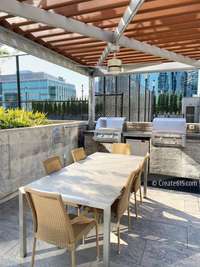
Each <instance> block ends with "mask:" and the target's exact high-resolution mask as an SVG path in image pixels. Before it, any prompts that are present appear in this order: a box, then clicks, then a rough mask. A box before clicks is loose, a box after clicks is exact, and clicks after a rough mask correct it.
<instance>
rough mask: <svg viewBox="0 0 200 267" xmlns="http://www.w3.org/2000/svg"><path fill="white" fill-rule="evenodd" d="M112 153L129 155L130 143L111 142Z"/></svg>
mask: <svg viewBox="0 0 200 267" xmlns="http://www.w3.org/2000/svg"><path fill="white" fill-rule="evenodd" d="M112 153H113V154H123V155H131V146H130V144H124V143H114V144H112Z"/></svg>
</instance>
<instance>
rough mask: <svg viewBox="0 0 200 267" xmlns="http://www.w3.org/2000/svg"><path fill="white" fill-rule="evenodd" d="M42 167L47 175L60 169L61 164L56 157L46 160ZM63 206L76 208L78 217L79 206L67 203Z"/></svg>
mask: <svg viewBox="0 0 200 267" xmlns="http://www.w3.org/2000/svg"><path fill="white" fill-rule="evenodd" d="M43 165H44V168H45V171H46V174H48V175H49V174H52V173H54V172H57V171H59V170H61V169H62V163H61V160H60V157H58V156H55V157H52V158H48V159H46V160H45V161H44V162H43ZM65 205H66V208H68V206H72V207H75V208H77V214H78V215H79V214H80V208H81V206H80V205H77V204H75V203H71V202H67V203H65Z"/></svg>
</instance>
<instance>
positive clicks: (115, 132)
mask: <svg viewBox="0 0 200 267" xmlns="http://www.w3.org/2000/svg"><path fill="white" fill-rule="evenodd" d="M125 122H126V118H124V117H101V118H99V119H98V120H97V124H96V128H95V131H94V137H93V139H94V140H95V141H97V142H101V143H120V142H122V132H123V130H125V127H126V126H125V125H126V124H125Z"/></svg>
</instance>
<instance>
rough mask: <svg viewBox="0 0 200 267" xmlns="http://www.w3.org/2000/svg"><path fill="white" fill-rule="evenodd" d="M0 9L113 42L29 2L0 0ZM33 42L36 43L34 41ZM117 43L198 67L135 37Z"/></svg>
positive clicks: (199, 65)
mask: <svg viewBox="0 0 200 267" xmlns="http://www.w3.org/2000/svg"><path fill="white" fill-rule="evenodd" d="M0 10H1V11H3V12H6V13H9V14H13V15H15V16H19V17H25V18H27V19H31V20H33V21H36V22H41V23H44V24H46V25H50V26H52V27H56V28H62V29H64V30H66V31H70V32H75V33H79V34H81V35H84V36H89V37H92V38H95V39H97V40H101V41H105V42H107V43H113V36H114V35H113V32H110V31H105V30H102V29H100V28H98V27H95V26H92V25H88V24H85V23H83V22H80V21H77V20H74V19H71V18H66V17H64V16H62V15H59V14H55V13H51V12H49V11H45V10H42V9H40V8H37V7H34V6H31V5H29V4H24V3H19V2H18V1H16V0H9V1H8V0H1V5H0ZM34 44H35V45H36V43H34ZM118 44H119V45H120V46H122V47H127V48H131V49H134V50H138V51H140V52H143V53H147V54H150V55H154V56H156V57H157V56H158V57H161V58H165V59H168V60H172V61H177V62H181V63H185V64H189V65H191V66H194V67H196V68H200V62H199V61H197V60H194V59H191V58H189V57H186V56H183V55H180V54H176V53H174V52H170V51H168V50H166V49H160V48H159V47H156V46H153V45H149V44H147V43H144V42H140V41H137V40H135V39H130V38H128V37H126V36H124V35H122V36H121V37H120V39H119V40H118ZM18 48H19V47H18ZM26 52H27V51H26Z"/></svg>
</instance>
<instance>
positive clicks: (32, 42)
mask: <svg viewBox="0 0 200 267" xmlns="http://www.w3.org/2000/svg"><path fill="white" fill-rule="evenodd" d="M199 19H200V2H199V1H198V0H167V1H166V0H105V1H103V0H102V1H100V0H25V1H24V0H18V1H17V0H1V1H0V42H2V43H4V44H7V45H10V46H12V47H15V48H17V49H19V50H21V51H24V52H26V53H29V54H31V55H34V56H36V57H39V58H41V59H44V60H47V61H50V62H52V63H55V64H58V65H60V66H63V67H66V68H69V69H71V70H73V71H76V72H78V73H81V74H84V75H87V76H89V77H90V82H89V84H90V85H89V122H90V123H92V122H93V121H94V118H95V108H94V106H95V105H94V98H95V97H94V90H93V78H94V77H95V76H98V75H99V73H98V71H96V70H95V68H94V69H93V68H92V67H91V66H96V65H103V64H106V63H107V60H108V59H110V58H111V57H112V56H113V52H112V46H113V45H115V46H116V45H117V46H119V47H120V50H119V51H118V52H117V54H116V56H117V57H118V58H119V59H121V60H122V61H123V63H124V64H129V63H147V62H148V63H155V62H161V63H166V62H178V63H183V64H187V65H189V66H190V67H191V68H196V69H198V68H200V61H199V59H200V30H199V26H200V20H199Z"/></svg>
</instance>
